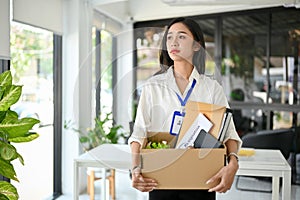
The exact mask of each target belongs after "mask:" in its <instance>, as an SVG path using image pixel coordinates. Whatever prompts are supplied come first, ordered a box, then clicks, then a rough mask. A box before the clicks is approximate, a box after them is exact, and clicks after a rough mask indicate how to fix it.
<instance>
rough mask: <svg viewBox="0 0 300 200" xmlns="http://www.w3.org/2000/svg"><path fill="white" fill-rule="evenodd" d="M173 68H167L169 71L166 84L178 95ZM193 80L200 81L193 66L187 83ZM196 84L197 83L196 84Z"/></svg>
mask: <svg viewBox="0 0 300 200" xmlns="http://www.w3.org/2000/svg"><path fill="white" fill-rule="evenodd" d="M173 71H174V67H173V66H171V67H169V69H168V70H167V76H166V78H167V84H168V86H169V87H170V88H172V89H173V90H174V91H175V92H177V93H178V94H180V92H179V90H178V87H177V84H176V81H175V77H174V73H173ZM194 79H196V81H197V82H198V80H200V74H199V73H198V71H197V69H196V67H195V66H194V69H193V71H192V73H191V75H190V77H189V82H190V83H191V82H192V81H193V80H194ZM196 84H197V83H196Z"/></svg>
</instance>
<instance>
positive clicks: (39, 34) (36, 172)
mask: <svg viewBox="0 0 300 200" xmlns="http://www.w3.org/2000/svg"><path fill="white" fill-rule="evenodd" d="M11 58H12V59H11V71H12V74H13V76H14V81H16V82H15V84H19V85H23V88H22V96H21V98H20V100H19V101H18V102H17V104H15V105H14V106H13V107H12V110H14V111H16V112H17V113H18V114H19V116H20V117H34V118H38V119H39V120H40V121H41V123H40V124H39V126H37V127H34V129H36V130H35V131H36V132H37V133H39V135H40V136H39V138H37V139H36V140H34V141H32V142H31V143H30V144H27V143H24V144H22V143H20V144H16V145H15V146H16V147H17V149H18V151H19V152H20V153H21V154H22V156H23V158H24V161H25V165H24V166H23V165H21V164H20V163H19V162H16V163H15V169H16V173H17V175H18V179H19V180H20V182H19V183H18V182H14V183H13V184H14V185H15V186H16V187H17V190H18V192H19V195H20V196H21V197H22V198H23V199H43V198H46V197H48V196H49V195H52V193H53V160H54V158H53V33H52V32H48V31H45V30H42V29H38V28H34V27H32V26H27V25H24V24H20V23H16V22H12V24H11ZM33 177H34V181H33ZM33 188H34V191H33V190H32V189H33Z"/></svg>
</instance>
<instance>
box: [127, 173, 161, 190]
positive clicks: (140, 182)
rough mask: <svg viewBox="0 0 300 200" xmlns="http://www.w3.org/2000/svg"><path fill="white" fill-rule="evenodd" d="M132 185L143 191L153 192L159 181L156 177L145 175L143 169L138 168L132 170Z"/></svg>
mask: <svg viewBox="0 0 300 200" xmlns="http://www.w3.org/2000/svg"><path fill="white" fill-rule="evenodd" d="M131 173H132V187H134V188H136V189H138V190H139V191H141V192H151V191H152V190H153V189H155V187H156V186H157V182H156V181H155V180H154V179H151V178H146V177H143V176H142V174H141V169H140V168H136V169H134V170H132V172H131Z"/></svg>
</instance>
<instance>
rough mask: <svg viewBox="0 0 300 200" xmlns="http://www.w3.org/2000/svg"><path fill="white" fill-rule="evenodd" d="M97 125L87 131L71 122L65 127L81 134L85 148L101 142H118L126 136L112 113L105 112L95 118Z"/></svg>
mask: <svg viewBox="0 0 300 200" xmlns="http://www.w3.org/2000/svg"><path fill="white" fill-rule="evenodd" d="M94 121H95V126H94V127H93V128H89V129H88V130H87V131H81V130H78V129H75V128H71V127H70V125H69V123H65V125H64V127H65V129H72V130H73V131H75V132H77V133H78V134H79V141H80V143H82V144H83V145H84V148H85V150H90V149H92V148H95V147H97V146H99V145H101V144H106V143H111V144H116V143H118V141H119V139H120V138H125V137H126V136H125V134H124V133H123V132H122V131H121V129H122V128H123V127H122V126H121V125H115V124H114V122H113V120H112V113H111V112H110V113H103V114H102V115H101V114H100V116H98V117H96V118H95V119H94Z"/></svg>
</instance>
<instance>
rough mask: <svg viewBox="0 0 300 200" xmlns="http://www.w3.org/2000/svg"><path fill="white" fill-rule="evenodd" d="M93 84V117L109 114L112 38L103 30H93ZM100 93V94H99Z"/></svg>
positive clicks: (111, 89) (110, 108)
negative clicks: (100, 113) (102, 113)
mask: <svg viewBox="0 0 300 200" xmlns="http://www.w3.org/2000/svg"><path fill="white" fill-rule="evenodd" d="M92 34H93V36H92V37H93V46H94V49H95V51H94V52H93V53H94V54H93V55H94V57H93V66H94V67H93V82H94V85H95V91H94V92H93V95H94V96H95V98H94V99H95V112H96V113H95V115H94V116H96V115H98V114H99V112H104V113H110V112H112V108H113V105H112V103H113V85H112V84H113V82H112V77H113V60H112V57H113V55H112V45H113V36H112V34H111V33H109V32H107V31H105V30H97V29H96V28H93V30H92ZM99 91H100V92H99Z"/></svg>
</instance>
